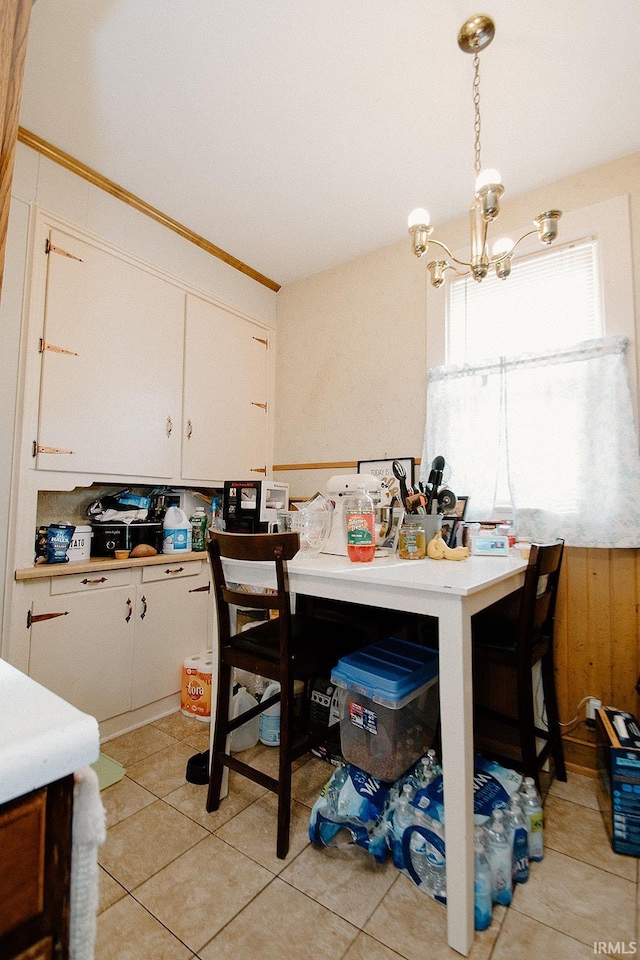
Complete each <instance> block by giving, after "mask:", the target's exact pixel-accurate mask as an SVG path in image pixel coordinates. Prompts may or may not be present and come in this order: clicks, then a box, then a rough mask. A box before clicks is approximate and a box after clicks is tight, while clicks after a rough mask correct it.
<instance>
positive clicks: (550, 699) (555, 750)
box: [540, 648, 567, 781]
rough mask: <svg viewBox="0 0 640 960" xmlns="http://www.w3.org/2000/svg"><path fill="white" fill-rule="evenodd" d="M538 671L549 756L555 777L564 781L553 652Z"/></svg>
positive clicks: (564, 770)
mask: <svg viewBox="0 0 640 960" xmlns="http://www.w3.org/2000/svg"><path fill="white" fill-rule="evenodd" d="M540 670H541V675H542V689H543V692H544V702H545V704H546V707H547V727H548V730H549V740H550V746H551V755H552V757H553V762H554V764H555V768H556V777H557V779H558V780H562V781H566V779H567V768H566V766H565V762H564V745H563V743H562V734H561V731H560V717H559V714H558V697H557V694H556V676H555V667H554V662H553V650H552V649H551V648H550V649H549V651H548V652H547V653H546V654H545V655H544V657H543V658H542V661H541V663H540Z"/></svg>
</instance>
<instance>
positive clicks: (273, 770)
mask: <svg viewBox="0 0 640 960" xmlns="http://www.w3.org/2000/svg"><path fill="white" fill-rule="evenodd" d="M237 756H238V759H239V760H244V762H245V763H249V764H251V766H253V767H256V768H257V769H258V770H262V772H263V773H266V774H268V775H269V776H270V777H277V776H278V763H279V762H280V750H279V749H278V748H277V747H267V746H265V745H264V744H263V743H258V744H256V746H255V747H250V749H249V750H243V751H242V753H239V754H237ZM310 758H311V754H308V753H305V754H303V756H301V757H298V759H297V760H294V762H293V764H292V767H291V769H292V770H294V771H295V770H297V769H298V768H299V767H302V766H304V765H305V764H306V763H307V762H308V760H309V759H310Z"/></svg>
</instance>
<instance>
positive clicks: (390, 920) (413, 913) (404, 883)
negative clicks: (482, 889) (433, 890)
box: [364, 874, 504, 960]
mask: <svg viewBox="0 0 640 960" xmlns="http://www.w3.org/2000/svg"><path fill="white" fill-rule="evenodd" d="M503 915H504V913H503V912H501V911H498V910H494V920H493V923H492V924H491V926H490V927H489V929H488V930H484V931H482V933H476V935H475V940H474V943H473V947H472V948H471V952H470V953H469V957H470V960H488V958H489V957H490V956H491V951H492V949H493V945H494V943H495V940H496V937H497V936H498V932H499V930H500V921H501V918H502V916H503ZM364 931H365V933H368V934H370V936H372V937H373V938H374V939H376V940H380V941H381V942H382V943H384V944H386V946H388V947H390V948H391V949H392V950H395V951H396V953H399V954H400V956H402V957H406V958H407V960H456V958H457V960H459V958H460V954H459V953H457V951H455V950H452V949H451V948H450V947H449V946H448V943H447V911H446V907H444V906H443V905H442V904H441V903H437V902H436V901H435V900H432V899H431V898H430V897H428V896H426V894H424V893H421V892H420V890H418V888H417V887H416V886H415V885H414V884H413V883H412V882H411V880H409V878H408V877H405V876H403V875H402V874H398V876H397V878H396V880H395V882H394V884H393V886H392V887H391V889H390V890H389V892H388V893H387V894H386V896H385V897H384V898H383V900H382V902H381V903H380V905H379V906H378V907H377V909H376V910H375V911H374V913H373V915H372V916H371V918H370V919H369V920H368V921H367V923H366V924H365V927H364Z"/></svg>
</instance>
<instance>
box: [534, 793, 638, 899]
mask: <svg viewBox="0 0 640 960" xmlns="http://www.w3.org/2000/svg"><path fill="white" fill-rule="evenodd" d="M544 822H545V832H544V837H545V846H546V847H547V848H548V849H550V850H557V851H558V852H559V853H566V855H567V856H568V857H575V858H576V859H577V860H584V862H585V863H590V864H592V866H594V867H600V869H601V870H607V871H608V872H609V873H615V874H617V875H618V876H619V877H624V878H625V879H626V880H632V881H633V882H634V883H635V880H636V873H637V867H636V860H635V859H634V858H632V857H625V856H622V854H619V853H614V852H613V850H612V849H611V844H610V843H609V838H608V836H607V831H606V828H605V825H604V821H603V819H602V816H601V814H600V812H599V811H597V810H591V809H590V808H589V807H582V806H578V805H576V804H575V803H570V802H569V801H568V800H561V799H560V798H559V797H555V796H554V797H552V796H549V797H548V798H547V802H546V804H545V807H544Z"/></svg>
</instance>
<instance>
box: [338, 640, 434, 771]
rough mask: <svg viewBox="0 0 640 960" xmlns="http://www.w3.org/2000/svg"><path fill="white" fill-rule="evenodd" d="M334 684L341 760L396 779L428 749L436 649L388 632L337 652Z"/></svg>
mask: <svg viewBox="0 0 640 960" xmlns="http://www.w3.org/2000/svg"><path fill="white" fill-rule="evenodd" d="M331 681H332V683H335V684H336V686H337V687H338V688H339V689H338V701H339V710H340V742H341V746H342V753H343V756H344V758H345V760H348V761H349V762H350V763H354V764H355V765H356V766H357V767H360V768H361V769H362V770H365V771H366V772H367V773H369V774H371V775H372V776H374V777H377V778H378V779H379V780H396V779H397V778H398V777H399V776H400V775H401V774H403V773H404V772H405V771H406V770H408V768H409V767H410V766H411V765H412V764H414V763H415V762H416V760H418V759H419V758H420V757H421V756H423V754H424V753H426V751H427V750H428V749H429V747H430V746H431V744H432V742H433V737H434V734H435V729H436V724H437V720H438V712H439V701H438V688H437V682H438V653H437V651H435V650H430V649H429V648H428V647H422V646H419V645H418V644H416V643H410V642H409V641H408V640H401V639H399V638H397V637H389V638H388V639H387V640H381V641H380V642H379V643H374V644H372V645H371V646H369V647H365V648H364V649H362V650H357V651H356V652H355V653H351V654H349V656H347V657H343V658H342V659H341V660H340V661H339V662H338V664H337V666H336V667H334V669H333V671H332V674H331Z"/></svg>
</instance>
